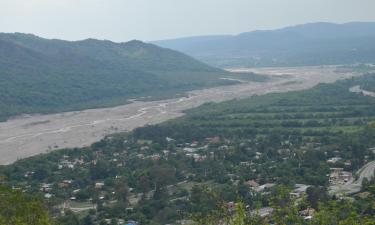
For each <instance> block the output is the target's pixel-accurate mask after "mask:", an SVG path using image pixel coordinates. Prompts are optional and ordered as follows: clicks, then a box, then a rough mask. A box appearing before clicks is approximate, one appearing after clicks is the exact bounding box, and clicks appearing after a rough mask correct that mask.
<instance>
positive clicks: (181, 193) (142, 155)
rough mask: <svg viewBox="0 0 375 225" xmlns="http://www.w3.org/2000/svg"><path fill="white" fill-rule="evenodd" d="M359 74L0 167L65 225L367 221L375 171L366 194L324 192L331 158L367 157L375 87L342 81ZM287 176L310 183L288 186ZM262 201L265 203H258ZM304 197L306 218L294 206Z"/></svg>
mask: <svg viewBox="0 0 375 225" xmlns="http://www.w3.org/2000/svg"><path fill="white" fill-rule="evenodd" d="M366 82H372V81H371V75H369V76H365V77H362V78H356V79H352V80H346V81H339V82H337V83H335V84H327V85H320V86H317V87H315V88H313V89H311V90H306V91H298V92H292V93H285V94H278V95H273V94H271V95H267V96H258V97H253V98H250V99H245V100H238V101H229V102H225V103H219V104H208V105H205V106H202V107H199V108H198V109H194V110H191V111H189V112H188V113H187V116H186V117H184V118H180V119H176V120H173V121H170V122H167V123H163V124H159V125H153V126H147V127H144V128H139V129H136V130H135V131H134V132H131V133H125V134H117V135H113V136H109V137H107V138H105V139H103V140H101V141H100V142H97V143H95V144H93V145H92V146H89V147H86V148H77V149H63V150H58V151H54V152H51V153H48V154H44V155H40V156H35V157H32V158H29V159H23V160H20V161H18V162H16V163H14V164H13V165H9V166H4V167H0V174H1V175H4V176H5V177H6V178H7V182H6V183H7V185H9V186H14V187H17V188H21V189H22V190H24V191H25V192H26V193H32V194H33V195H39V196H41V197H43V196H44V197H45V198H46V205H47V206H48V208H49V209H50V213H51V214H52V215H54V216H56V217H57V218H58V219H57V220H58V222H59V223H61V224H64V225H68V224H69V225H80V224H105V223H107V222H108V221H110V222H112V221H113V224H116V223H117V222H119V221H121V220H124V221H130V220H134V221H137V222H139V224H152V225H161V224H183V223H184V222H196V223H197V224H199V225H201V224H220V223H219V221H221V222H223V223H224V224H225V223H227V224H269V223H276V224H333V225H336V224H337V225H339V224H366V223H367V224H371V223H373V222H374V218H373V215H374V194H375V192H374V191H375V189H374V183H373V182H374V180H369V181H366V182H364V183H365V185H364V187H363V190H361V193H360V194H366V197H365V198H362V197H361V196H362V195H351V196H347V197H349V199H348V198H346V196H343V198H342V196H341V197H340V196H335V195H333V196H332V195H329V194H328V189H329V188H330V186H331V185H332V184H331V183H330V181H329V174H330V168H335V167H340V168H343V169H344V170H345V171H347V172H355V171H357V170H358V169H359V168H361V167H362V166H363V165H364V164H366V163H367V162H370V161H373V160H375V154H374V152H373V151H372V150H371V149H372V148H373V147H374V146H375V129H374V128H373V127H372V124H373V121H374V115H375V108H374V105H375V99H374V98H371V97H368V96H363V95H361V94H358V93H352V92H350V91H349V88H350V87H352V86H354V85H362V84H363V83H366ZM374 85H375V84H374ZM335 157H336V158H338V157H339V158H340V159H339V160H338V161H337V162H334V163H331V162H329V160H330V159H332V158H335ZM327 174H328V176H327ZM254 183H257V184H254ZM296 184H303V185H305V186H306V187H307V186H308V188H307V189H306V191H305V193H304V194H302V195H301V196H298V197H293V196H292V195H290V193H291V191H292V190H293V191H294V189H295V188H296ZM262 186H263V187H262ZM261 187H262V188H261ZM235 202H237V204H235ZM265 208H266V209H269V208H272V209H273V212H272V213H271V214H270V215H269V216H267V217H262V216H260V215H257V213H256V212H257V211H258V210H264V209H265ZM77 209H78V210H77ZM307 209H313V210H314V211H315V214H314V217H313V220H305V217H306V216H305V215H303V214H301V211H304V210H307ZM72 211H76V212H75V213H73V212H72ZM309 211H311V210H309ZM61 212H63V213H61ZM116 221H117V222H116ZM353 221H355V222H353ZM350 222H352V223H350Z"/></svg>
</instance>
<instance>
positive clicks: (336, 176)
mask: <svg viewBox="0 0 375 225" xmlns="http://www.w3.org/2000/svg"><path fill="white" fill-rule="evenodd" d="M330 170H331V173H330V174H329V183H330V184H331V185H337V184H345V183H346V182H348V181H349V180H351V179H352V178H353V174H352V173H351V172H347V171H344V168H330Z"/></svg>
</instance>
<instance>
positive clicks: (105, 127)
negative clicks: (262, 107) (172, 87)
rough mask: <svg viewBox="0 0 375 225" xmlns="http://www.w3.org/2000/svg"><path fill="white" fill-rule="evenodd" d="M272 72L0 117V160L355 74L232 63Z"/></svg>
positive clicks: (78, 144) (76, 144) (329, 68)
mask: <svg viewBox="0 0 375 225" xmlns="http://www.w3.org/2000/svg"><path fill="white" fill-rule="evenodd" d="M231 71H239V72H244V71H251V72H256V73H259V74H267V75H273V76H275V77H277V78H275V79H272V80H271V81H269V82H265V83H255V82H243V83H241V84H237V85H232V86H223V87H216V88H210V89H204V90H196V91H191V92H189V93H188V97H183V98H177V99H167V100H160V101H151V102H140V101H135V102H133V103H131V104H128V105H123V106H117V107H113V108H101V109H90V110H83V111H77V112H67V113H58V114H50V115H31V116H25V117H22V118H16V119H12V120H9V121H7V122H3V123H0V164H9V163H12V162H14V161H16V160H17V159H20V158H25V157H29V156H33V155H36V154H40V153H45V152H48V151H52V150H55V149H59V148H72V147H83V146H87V145H90V144H92V143H94V142H96V141H98V140H100V139H102V138H103V137H104V136H106V135H108V134H111V133H115V132H120V131H130V130H132V129H134V128H136V127H140V126H144V125H146V124H156V123H160V122H163V121H166V120H168V119H172V118H176V117H179V116H182V115H183V113H182V112H183V110H186V109H190V108H194V107H197V106H199V105H201V104H203V103H206V102H221V101H225V100H230V99H234V98H244V97H250V96H252V95H262V94H267V93H271V92H287V91H293V90H302V89H307V88H311V87H313V86H315V85H316V84H318V83H330V82H334V81H336V80H338V79H344V78H350V77H352V76H357V75H359V74H356V73H354V72H351V71H348V70H337V69H336V67H334V66H326V67H298V68H259V69H246V68H243V69H232V70H231Z"/></svg>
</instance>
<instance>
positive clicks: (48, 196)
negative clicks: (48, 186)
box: [44, 193, 52, 199]
mask: <svg viewBox="0 0 375 225" xmlns="http://www.w3.org/2000/svg"><path fill="white" fill-rule="evenodd" d="M44 197H45V198H47V199H48V198H51V197H52V195H51V194H49V193H47V194H45V195H44Z"/></svg>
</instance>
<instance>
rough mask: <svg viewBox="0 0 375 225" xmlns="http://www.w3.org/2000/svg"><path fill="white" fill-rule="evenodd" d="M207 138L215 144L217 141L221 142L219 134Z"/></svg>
mask: <svg viewBox="0 0 375 225" xmlns="http://www.w3.org/2000/svg"><path fill="white" fill-rule="evenodd" d="M206 140H207V141H208V142H210V143H211V144H215V143H219V142H220V137H219V136H215V137H208V138H206Z"/></svg>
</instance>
